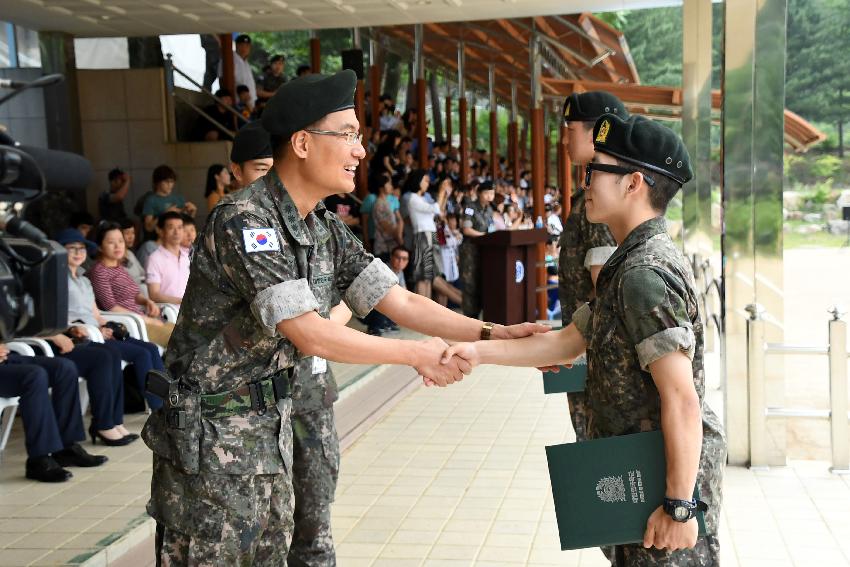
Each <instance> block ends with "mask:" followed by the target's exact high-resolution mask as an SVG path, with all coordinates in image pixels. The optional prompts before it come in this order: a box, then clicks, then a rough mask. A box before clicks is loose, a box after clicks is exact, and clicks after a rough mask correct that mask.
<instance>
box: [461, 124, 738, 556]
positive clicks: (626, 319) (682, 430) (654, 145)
mask: <svg viewBox="0 0 850 567" xmlns="http://www.w3.org/2000/svg"><path fill="white" fill-rule="evenodd" d="M594 145H595V149H596V154H595V156H594V158H593V162H592V163H591V164H588V166H587V177H588V179H587V180H586V184H587V185H588V186H589V189H588V195H587V200H586V202H587V216H588V219H589V220H591V221H593V222H604V223H606V224H607V225H608V226H609V227H610V228H611V232H612V234H613V235H614V236H615V238H616V240H617V242H618V243H619V247H618V249H617V251H616V252H615V253H614V254H613V255H612V256H611V258H609V260H608V262H607V263H606V264H605V266H604V268H603V269H602V272H601V273H600V274H599V279H598V281H597V286H596V287H597V297H596V299H595V300H594V301H593V302H592V303H590V304H585V305H584V306H582V307H581V308H580V309H578V310H577V311H576V312H575V313H574V315H573V323H572V324H571V325H569V326H568V327H566V328H565V329H563V330H562V331H559V332H558V333H550V334H548V335H545V336H541V337H532V338H530V339H525V340H521V341H514V342H509V343H506V342H503V341H497V342H491V343H474V344H466V345H464V344H457V345H454V346H452V347H451V348H450V349H448V351H447V352H446V356H450V355H455V354H460V355H461V356H463V357H464V358H466V359H467V360H469V361H470V363H472V364H473V365H474V364H478V363H496V364H511V365H524V366H542V365H552V364H563V363H565V362H569V361H570V360H574V359H575V358H576V357H577V356H578V355H580V354H581V353H582V352H583V351H585V350H586V352H587V357H588V377H587V390H586V391H587V418H588V437H589V438H590V439H595V438H602V437H610V436H615V435H628V434H632V433H638V432H643V431H653V430H659V429H660V430H661V431H662V433H663V435H664V444H665V453H666V456H667V476H666V486H667V488H666V497H665V499H664V501H663V502H659V507H658V508H657V509H656V510H655V511H654V512H653V513H652V515H651V516H650V517H649V518H648V520H647V527H646V532H645V534H644V541H643V544H642V545H641V544H636V545H619V546H616V547H615V548H614V552H613V553H612V555H611V556H610V559H611V563H612V565H613V566H615V567H661V566H664V567H709V566H712V567H714V566H717V565H719V561H720V546H719V542H718V539H717V530H718V519H719V515H720V508H721V486H722V480H723V478H722V477H723V465H724V463H725V461H726V441H725V438H724V435H723V430H722V426H721V424H720V421H719V419H718V418H717V416H716V415H715V414H714V412H712V411H711V409H710V408H709V407H708V406H707V405H706V404H705V400H704V396H705V370H704V367H703V325H702V320H701V318H700V313H699V307H698V305H699V303H698V297H697V292H696V289H695V287H694V279H693V274H692V273H691V268H690V265H689V263H688V262H687V261H686V260H685V259H684V257H683V256H682V254H681V252H680V251H679V250H678V249H677V248H676V247H675V245H674V244H673V242H672V241H671V239H670V237H669V236H668V234H667V232H666V225H665V221H664V218H663V213H664V211H665V210H666V208H667V204H668V203H669V201H670V199H672V198H673V196H674V195H675V194H676V193H677V192H678V191H679V189H680V188H681V186H682V185H683V184H684V183H686V182H687V181H688V180H690V179H691V177H692V173H691V167H690V160H689V158H688V154H687V150H686V149H685V147H684V144H683V143H682V141H681V139H680V138H679V137H678V136H677V135H676V134H674V133H673V132H672V131H671V130H669V129H668V128H666V127H664V126H661V125H660V124H657V123H655V122H652V121H651V120H648V119H646V118H643V117H640V116H634V117H632V118H630V119H629V120H627V121H626V120H622V119H621V118H619V117H617V116H615V115H612V114H606V115H603V116H602V117H601V118H600V119H599V120H598V121H597V123H596V125H595V127H594ZM591 174H592V175H591ZM591 177H592V182H591ZM694 486H697V487H698V488H699V491H700V498H701V499H702V500H703V501H704V502H699V501H696V500H692V495H693V490H694ZM706 504H707V511H706V514H705V523H706V529H707V534H708V535H706V536H703V537H699V536H698V527H697V522H696V519H695V518H693V514H695V513H696V511H697V510H705V509H706V508H705V505H706Z"/></svg>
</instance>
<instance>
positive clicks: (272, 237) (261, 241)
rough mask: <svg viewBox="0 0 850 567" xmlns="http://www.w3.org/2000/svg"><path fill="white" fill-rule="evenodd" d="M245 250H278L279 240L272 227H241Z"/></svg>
mask: <svg viewBox="0 0 850 567" xmlns="http://www.w3.org/2000/svg"><path fill="white" fill-rule="evenodd" d="M242 240H244V241H245V252H274V251H275V250H280V240H278V238H277V232H276V231H275V229H273V228H243V229H242Z"/></svg>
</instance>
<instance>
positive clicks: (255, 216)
mask: <svg viewBox="0 0 850 567" xmlns="http://www.w3.org/2000/svg"><path fill="white" fill-rule="evenodd" d="M260 229H266V230H264V231H263V232H264V234H266V235H268V234H271V235H272V236H274V238H266V239H263V242H262V243H261V242H260V240H256V242H257V243H258V244H262V246H263V248H262V251H252V252H248V251H247V250H248V249H251V250H254V249H256V247H254V246H253V244H254V241H252V239H253V238H254V235H256V234H258V231H259V230H260ZM252 231H253V232H252ZM269 231H271V232H269ZM198 242H199V243H200V245H199V246H198V248H197V250H196V251H195V254H194V256H193V259H192V270H191V274H190V276H189V283H188V285H187V288H186V294H185V296H184V298H183V303H182V305H181V309H180V317H179V319H178V321H177V325H176V326H175V329H174V333H173V334H172V337H171V341H170V343H169V347H168V351H167V352H166V358H165V362H166V367H167V368H168V370H169V372H170V373H171V376H172V377H174V378H175V379H179V380H180V385H181V388H182V389H183V390H184V391H185V392H186V395H184V396H183V398H184V400H185V401H184V402H183V403H184V404H187V406H186V407H188V408H190V409H191V408H195V410H196V411H192V412H187V416H189V419H187V424H186V428H185V429H183V430H177V429H172V428H169V427H167V426H166V425H165V420H164V417H163V410H159V411H157V412H155V413H154V414H152V415H151V417H150V418H149V419H148V422H147V423H146V424H145V430H144V432H143V436H144V439H145V441H146V443H147V444H148V446H149V447H150V448H151V449H152V450H153V451H154V453H155V455H156V461H159V462H166V463H169V466H168V467H164V466H159V467H155V469H154V474H153V479H152V481H151V499H150V501H149V503H148V513H149V514H150V515H151V516H152V517H153V518H155V519H156V520H157V522H158V523H159V524H162V525H163V526H164V528H165V532H166V534H168V533H173V534H175V533H176V534H184V535H191V536H192V537H193V538H198V541H197V542H195V541H193V543H192V545H193V546H194V547H196V548H199V551H198V553H201V551H200V548H202V547H203V544H204V543H206V544H207V545H210V546H212V545H215V546H218V545H220V541H219V539H216V540H204V539H203V538H204V536H208V535H212V532H209V531H204V532H203V533H194V530H195V528H194V527H193V526H192V525H190V524H191V522H192V521H193V519H195V518H197V517H200V516H201V515H206V514H207V513H208V512H210V510H209V509H210V508H211V507H210V506H209V505H208V504H207V502H206V501H205V500H204V496H203V494H201V495H200V496H199V497H197V498H196V497H195V488H196V487H197V485H198V484H199V483H203V482H207V480H209V483H210V485H211V486H212V485H215V484H216V483H218V484H219V485H220V486H221V487H227V486H228V485H229V483H233V484H234V491H233V493H232V495H233V496H234V497H236V496H239V497H244V502H245V506H246V507H247V509H248V510H249V511H250V513H251V514H255V516H252V522H253V523H252V524H251V525H254V526H260V529H257V530H254V531H251V530H247V531H246V530H243V531H239V540H240V542H241V544H240V545H241V546H240V547H239V549H241V550H244V549H248V548H251V546H260V547H262V546H263V545H264V541H265V538H268V537H274V538H276V539H275V542H274V543H275V545H279V546H285V542H286V541H288V539H280V538H279V535H280V534H281V533H282V532H284V531H287V530H288V532H289V533H291V522H292V514H291V503H290V504H289V506H290V508H283V507H276V508H273V507H271V506H270V505H269V501H268V500H265V501H264V500H263V498H265V496H263V494H272V496H271V498H276V497H277V496H275V495H278V494H279V495H280V496H281V497H284V496H287V495H288V497H289V498H290V499H291V495H292V489H291V482H292V479H291V476H290V473H291V472H292V451H293V448H292V446H293V443H292V427H291V425H290V423H289V414H290V412H291V408H292V402H291V400H289V399H285V400H281V401H279V402H278V403H277V405H276V406H272V407H269V408H268V409H267V411H265V412H263V413H257V412H255V411H253V410H250V411H247V412H244V413H236V414H235V415H226V416H221V417H215V418H210V417H203V416H202V415H201V414H200V411H197V408H198V407H199V406H200V405H201V403H200V401H199V398H200V399H201V400H203V399H204V398H203V396H208V395H217V394H224V393H226V392H229V391H232V390H235V389H238V388H241V387H244V386H246V385H247V384H249V383H253V382H258V381H262V380H264V379H268V378H270V377H272V376H273V375H275V374H278V373H280V372H282V371H284V370H286V369H288V368H290V367H292V366H293V365H295V364H296V362H297V361H298V360H299V359H300V358H302V356H301V355H300V353H298V352H297V350H296V348H295V346H294V345H293V344H292V343H291V342H290V341H288V340H287V339H286V338H285V337H281V336H279V335H278V334H277V331H276V324H277V323H278V322H280V321H282V320H285V319H290V318H294V317H298V316H299V315H302V314H304V313H307V312H309V311H316V312H318V313H319V315H321V316H322V317H328V314H329V312H330V308H331V307H332V305H334V303H333V301H334V300H335V299H336V300H337V301H338V299H339V298H344V300H345V302H346V303H347V304H348V306H349V307H350V308H351V310H352V311H353V312H354V313H356V314H358V315H359V316H363V315H365V314H366V313H368V312H369V311H370V310H371V309H372V307H374V305H375V304H376V303H378V301H380V299H381V298H382V297H383V296H384V295H385V294H386V293H387V291H389V289H391V288H392V287H393V286H394V285H397V283H398V279H397V278H396V276H395V274H393V273H392V271H391V270H390V269H389V268H387V267H386V266H385V265H384V264H383V263H382V262H380V260H376V259H374V258H373V257H372V256H371V255H370V254H368V253H367V252H365V251H364V250H363V247H362V245H361V244H360V241H359V240H358V239H357V238H356V237H355V236H354V235H353V234H352V233H351V231H349V230H348V228H347V227H346V226H345V224H343V223H342V222H341V221H340V220H339V219H338V218H337V216H336V215H334V214H333V213H330V212H328V211H326V210H325V208H324V206H323V205H322V204H321V203H319V204H318V205H317V206H316V208H315V209H314V210H313V211H312V212H310V213H309V214H308V215H307V216H306V218H304V219H302V218H301V217H300V216H299V214H298V210H297V208H296V207H295V204H294V203H293V202H292V199H291V198H290V196H289V194H288V193H287V191H286V189H285V188H284V187H283V184H282V183H281V181H280V179H279V177H278V176H277V173H276V172H275V171H274V170H271V171H270V172H269V173H268V174H267V175H266V176H265V177H264V178H261V179H259V180H257V181H256V182H254V183H253V184H251V185H250V186H249V187H247V188H246V189H244V190H242V191H240V192H238V193H235V194H232V195H229V196H227V197H225V198H224V199H222V201H221V202H220V203H219V205H218V206H217V207H216V208H215V209H214V210H213V211H212V213H211V214H210V217H209V219H208V220H207V224H206V226H205V227H204V230H203V231H202V232H201V234H200V236H199V240H198ZM249 247H250V248H249ZM230 399H231V401H233V400H235V398H233V397H231V398H230ZM193 455H194V458H193ZM156 461H155V462H156ZM171 463H175V464H176V466H174V465H171ZM195 463H197V464H196V465H195ZM193 465H194V466H193ZM256 475H276V476H278V477H280V478H276V479H273V480H271V481H270V482H272V483H273V484H274V485H275V486H276V485H277V483H284V484H285V485H286V486H287V487H288V488H287V489H286V490H284V489H280V490H277V491H274V490H273V491H271V492H267V493H261V492H252V493H246V492H239V490H240V489H238V487H239V486H243V485H245V486H246V490H247V486H250V482H259V480H256V479H254V480H251V479H252V477H254V476H256ZM249 480H250V482H249ZM246 483H247V484H246ZM174 495H180V497H179V505H175V502H176V500H174V499H173V496H174ZM229 497H230V493H228V492H227V491H226V490H225V491H223V498H224V500H220V501H218V503H219V504H220V505H221V507H222V508H224V509H228V508H230V507H231V504H230V502H229V501H228V500H227V498H229ZM240 502H241V501H238V502H237V503H240ZM175 508H176V510H175ZM281 511H282V512H286V513H285V514H280V513H279V512H281ZM228 533H229V532H228ZM172 539H174V540H175V541H176V539H177V538H176V536H175V537H174V538H172ZM208 552H209V553H210V556H213V555H214V553H215V552H214V551H208ZM172 560H176V559H175V558H174V557H172ZM240 561H241V559H240ZM272 563H273V564H280V563H274V562H272ZM216 564H223V565H233V564H240V563H239V562H229V561H225V560H221V561H219V562H217V563H216Z"/></svg>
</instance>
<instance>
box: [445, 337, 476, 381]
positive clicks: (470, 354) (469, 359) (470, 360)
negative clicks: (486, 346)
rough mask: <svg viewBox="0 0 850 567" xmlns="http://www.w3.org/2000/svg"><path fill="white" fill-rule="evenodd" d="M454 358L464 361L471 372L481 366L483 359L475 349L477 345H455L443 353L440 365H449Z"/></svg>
mask: <svg viewBox="0 0 850 567" xmlns="http://www.w3.org/2000/svg"><path fill="white" fill-rule="evenodd" d="M453 358H461V359H463V360H464V361H465V362H466V363H467V364H468V365H469V368H470V371H471V370H472V369H473V368H475V367H476V366H478V365H479V364H481V357H480V356H479V355H478V349H477V348H475V343H455V344H453V345H452V346H450V347H449V348H447V349H446V352H444V353H443V358H442V359H441V360H440V363H441V364H448V363H449V362H451V360H452V359H453ZM467 374H468V372H467Z"/></svg>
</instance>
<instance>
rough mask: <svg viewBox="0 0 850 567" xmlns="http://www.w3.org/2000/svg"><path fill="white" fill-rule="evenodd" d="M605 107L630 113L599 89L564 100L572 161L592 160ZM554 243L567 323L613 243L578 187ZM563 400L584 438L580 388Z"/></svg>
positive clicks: (563, 316)
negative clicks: (592, 219) (590, 215)
mask: <svg viewBox="0 0 850 567" xmlns="http://www.w3.org/2000/svg"><path fill="white" fill-rule="evenodd" d="M606 112H608V113H611V114H616V115H618V116H620V117H622V118H627V117H628V115H629V113H628V111H626V107H625V105H624V104H623V103H622V102H621V101H620V99H618V98H617V97H615V96H614V95H612V94H609V93H606V92H602V91H593V92H587V93H573V94H571V95H570V96H568V97H567V99H566V100H565V101H564V123H565V124H566V126H567V136H568V140H567V151H568V152H569V154H570V160H571V161H572V163H573V165H580V166H584V165H586V164H588V163H590V160H592V159H593V124H594V123H595V122H596V119H597V118H599V117H600V116H602V115H603V114H605V113H606ZM564 194H566V188H564ZM558 245H559V246H560V253H559V255H558V297H559V299H560V301H561V320H562V322H563V325H564V327H566V326H567V325H569V324H570V323H572V321H573V313H574V312H575V310H576V309H578V308H579V307H581V306H582V305H584V304H585V303H587V302H588V301H590V300H591V299H593V297H594V296H595V295H596V293H595V291H594V287H595V286H596V278H597V276H598V275H599V271H600V270H601V269H602V266H603V265H604V264H605V262H606V261H607V260H608V258H609V257H610V256H611V254H613V253H614V250H615V249H616V247H617V244H616V242H614V237H613V236H611V231H610V230H608V227H607V226H605V225H604V224H594V223H591V222H590V221H588V220H587V217H586V216H585V214H584V190H583V188H580V189H579V190H578V191H577V192H576V194H575V195H573V197H572V204H571V207H570V216H569V217H568V218H567V222H566V223H565V224H564V231H563V232H562V233H561V238H560V241H559V242H558ZM567 403H568V404H569V406H570V420H571V421H572V423H573V430H575V433H576V441H584V440H585V439H587V418H586V417H585V409H584V408H585V394H584V392H570V393H568V394H567Z"/></svg>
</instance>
